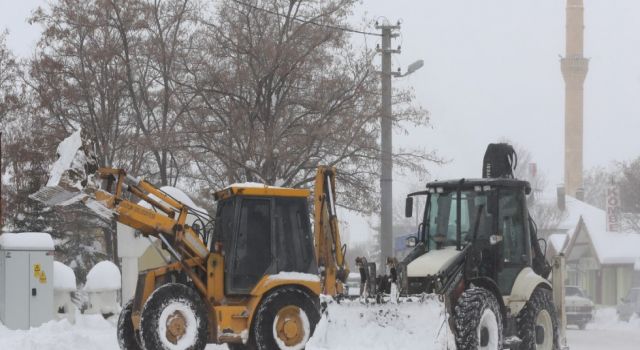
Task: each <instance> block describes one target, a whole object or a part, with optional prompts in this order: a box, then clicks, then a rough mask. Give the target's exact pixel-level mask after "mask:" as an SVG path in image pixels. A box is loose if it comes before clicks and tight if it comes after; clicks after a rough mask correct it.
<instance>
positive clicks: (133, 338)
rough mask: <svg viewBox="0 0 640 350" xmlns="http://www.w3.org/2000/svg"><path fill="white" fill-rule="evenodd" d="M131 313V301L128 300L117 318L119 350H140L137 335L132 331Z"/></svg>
mask: <svg viewBox="0 0 640 350" xmlns="http://www.w3.org/2000/svg"><path fill="white" fill-rule="evenodd" d="M132 312H133V300H129V302H127V303H126V304H125V305H124V308H122V311H121V312H120V317H118V345H120V349H121V350H142V349H141V348H140V345H139V344H138V339H137V336H138V335H137V334H136V331H135V330H134V329H133V322H132V321H131V313H132Z"/></svg>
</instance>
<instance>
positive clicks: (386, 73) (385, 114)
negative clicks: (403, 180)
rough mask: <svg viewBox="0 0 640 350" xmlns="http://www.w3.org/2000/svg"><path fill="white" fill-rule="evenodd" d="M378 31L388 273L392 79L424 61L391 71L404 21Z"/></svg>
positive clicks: (383, 252) (383, 246)
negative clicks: (395, 40) (393, 56)
mask: <svg viewBox="0 0 640 350" xmlns="http://www.w3.org/2000/svg"><path fill="white" fill-rule="evenodd" d="M376 29H379V30H381V31H382V35H381V36H382V46H378V48H377V51H378V52H379V53H380V55H381V56H382V67H381V68H382V71H381V72H380V80H381V83H382V84H381V85H382V115H381V116H380V134H381V135H380V160H381V169H380V202H381V203H380V204H381V208H380V209H381V210H380V233H379V239H380V261H379V264H380V265H379V266H380V273H382V274H385V273H386V269H387V264H386V262H387V261H386V259H387V257H393V256H394V250H393V158H392V157H393V114H392V113H393V112H392V109H391V106H392V101H391V96H392V89H391V79H392V78H400V77H406V76H407V75H409V74H411V73H413V72H415V71H417V70H418V69H420V68H422V66H423V65H424V62H423V61H422V60H418V61H415V62H413V63H412V64H410V65H409V67H408V68H407V72H406V73H404V74H402V73H401V72H400V69H398V70H397V71H395V72H394V71H391V55H392V54H399V53H400V46H398V48H396V49H392V48H391V39H392V38H396V37H398V36H399V35H400V34H399V33H398V31H399V30H400V22H398V23H396V24H395V25H391V24H388V23H383V24H378V23H377V22H376Z"/></svg>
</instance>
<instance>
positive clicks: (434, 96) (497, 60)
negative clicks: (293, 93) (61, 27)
mask: <svg viewBox="0 0 640 350" xmlns="http://www.w3.org/2000/svg"><path fill="white" fill-rule="evenodd" d="M44 3H45V2H44V1H43V0H22V1H14V0H0V28H2V27H5V28H8V29H9V30H10V35H9V38H8V42H9V45H10V47H11V48H12V49H13V50H14V52H16V53H17V54H19V55H21V56H28V55H29V54H30V53H31V52H32V51H33V46H34V44H35V41H36V40H37V37H38V35H39V28H38V27H34V26H30V25H29V24H27V23H26V17H27V16H28V15H29V13H30V11H31V10H32V9H33V8H35V7H36V6H38V5H40V4H44ZM381 16H383V17H386V18H388V19H389V20H390V21H391V22H395V21H397V20H399V19H401V20H402V30H401V32H402V37H401V38H399V39H398V40H397V41H396V42H395V43H394V45H396V44H402V54H400V55H396V56H395V57H394V64H395V67H394V68H397V67H398V66H401V67H403V68H406V66H407V65H408V64H410V63H411V62H413V61H415V60H417V59H423V60H424V61H425V66H424V67H423V68H422V69H421V70H420V71H418V72H416V73H414V74H413V75H412V76H409V77H406V78H401V79H397V80H395V82H394V83H395V84H401V85H404V86H412V87H414V89H415V92H416V95H417V100H418V102H419V103H420V104H421V105H422V106H423V107H424V108H426V109H428V110H429V111H430V112H431V118H432V126H433V127H432V128H431V129H415V130H412V132H411V133H410V134H409V135H404V134H396V135H395V138H394V143H395V145H396V146H413V147H420V148H428V149H437V150H438V151H439V153H440V155H441V156H443V157H445V158H447V159H450V160H451V162H450V163H448V164H447V165H444V166H442V167H439V168H433V174H434V177H435V178H440V179H443V178H447V177H477V176H480V170H481V163H482V156H483V154H484V150H485V148H486V145H487V144H488V143H490V142H495V141H498V140H499V139H501V138H509V139H511V140H512V141H514V142H516V143H518V144H520V145H521V146H522V147H524V148H527V149H529V150H530V151H531V153H532V155H533V157H534V159H535V161H536V162H537V163H538V168H539V171H542V172H544V173H545V174H546V176H547V179H548V182H549V185H550V187H555V186H556V185H558V184H560V183H562V181H563V180H562V178H563V125H564V124H563V118H564V103H563V101H564V83H563V80H562V76H561V74H560V63H559V55H561V54H563V53H564V26H565V1H563V0H517V1H516V0H438V1H436V0H421V1H417V0H413V1H409V0H395V1H389V0H364V1H362V4H361V5H360V6H359V7H358V8H357V9H356V11H355V13H354V15H353V21H352V25H353V26H357V25H358V24H360V23H361V22H362V18H367V19H375V18H378V17H381ZM639 18H640V1H638V0H585V26H586V30H585V56H586V57H588V58H590V59H591V62H590V70H589V74H588V75H587V79H586V83H585V116H584V128H585V133H584V143H585V145H584V146H585V147H584V151H585V154H584V165H585V168H586V169H588V168H591V167H594V166H598V165H604V166H606V165H609V164H611V162H613V161H625V160H630V159H632V158H635V157H637V156H640V136H639V135H638V134H639V132H640V20H638V19H639ZM370 30H374V29H373V28H370ZM354 40H355V41H356V42H357V43H361V44H363V45H364V44H365V40H364V38H363V37H362V36H359V37H358V36H356V37H354ZM377 41H378V38H377V37H369V38H367V39H366V44H367V45H369V46H370V47H372V46H375V44H376V43H377ZM406 182H407V181H404V180H402V179H399V180H398V181H397V182H396V183H395V187H394V191H395V195H396V196H397V197H398V198H401V197H402V196H403V195H404V194H406V192H407V189H406V188H407V186H406ZM351 231H357V232H352V236H354V238H356V237H365V236H366V233H365V231H366V225H364V223H362V222H360V223H354V224H352V227H351Z"/></svg>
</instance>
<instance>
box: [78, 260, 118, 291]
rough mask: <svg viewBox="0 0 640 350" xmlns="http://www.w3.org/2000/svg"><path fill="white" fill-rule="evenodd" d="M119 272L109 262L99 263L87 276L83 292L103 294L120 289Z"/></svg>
mask: <svg viewBox="0 0 640 350" xmlns="http://www.w3.org/2000/svg"><path fill="white" fill-rule="evenodd" d="M120 286H121V277H120V270H118V267H117V266H116V265H115V264H114V263H112V262H111V261H101V262H99V263H97V264H96V266H94V267H93V268H92V269H91V271H89V273H88V274H87V284H85V285H84V290H85V291H87V292H105V291H113V290H118V289H120Z"/></svg>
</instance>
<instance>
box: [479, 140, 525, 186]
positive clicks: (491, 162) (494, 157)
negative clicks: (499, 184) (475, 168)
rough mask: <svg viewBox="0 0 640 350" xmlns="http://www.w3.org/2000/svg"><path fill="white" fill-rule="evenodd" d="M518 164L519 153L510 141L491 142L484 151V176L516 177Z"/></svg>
mask: <svg viewBox="0 0 640 350" xmlns="http://www.w3.org/2000/svg"><path fill="white" fill-rule="evenodd" d="M517 165H518V155H517V154H516V151H515V150H514V149H513V146H511V145H510V144H508V143H491V144H489V146H487V151H486V152H485V153H484V161H483V164H482V177H483V178H485V179H487V178H506V179H513V178H515V175H514V171H515V170H516V166H517Z"/></svg>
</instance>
